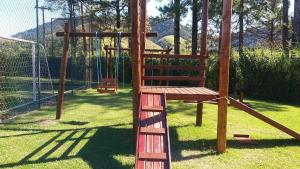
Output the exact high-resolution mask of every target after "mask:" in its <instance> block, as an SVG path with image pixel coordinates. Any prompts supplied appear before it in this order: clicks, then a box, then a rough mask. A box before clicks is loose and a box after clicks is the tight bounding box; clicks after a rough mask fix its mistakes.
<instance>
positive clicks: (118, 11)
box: [116, 0, 121, 29]
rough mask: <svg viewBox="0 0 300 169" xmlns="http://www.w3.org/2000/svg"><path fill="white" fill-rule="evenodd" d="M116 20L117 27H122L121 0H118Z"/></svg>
mask: <svg viewBox="0 0 300 169" xmlns="http://www.w3.org/2000/svg"><path fill="white" fill-rule="evenodd" d="M116 20H117V28H118V29H119V28H120V27H121V9H120V0H116Z"/></svg>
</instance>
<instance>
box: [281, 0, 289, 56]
mask: <svg viewBox="0 0 300 169" xmlns="http://www.w3.org/2000/svg"><path fill="white" fill-rule="evenodd" d="M288 42H289V0H283V1H282V47H283V51H284V53H285V55H286V56H287V57H289V46H288Z"/></svg>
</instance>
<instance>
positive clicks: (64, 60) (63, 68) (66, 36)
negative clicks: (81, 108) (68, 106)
mask: <svg viewBox="0 0 300 169" xmlns="http://www.w3.org/2000/svg"><path fill="white" fill-rule="evenodd" d="M69 32H70V23H69V22H68V23H65V32H63V34H64V47H63V56H62V59H61V63H60V80H59V86H58V98H57V107H56V119H57V120H59V119H61V115H62V111H63V105H64V91H65V80H66V74H67V64H68V50H69V40H70V37H69Z"/></svg>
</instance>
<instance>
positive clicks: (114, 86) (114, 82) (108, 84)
mask: <svg viewBox="0 0 300 169" xmlns="http://www.w3.org/2000/svg"><path fill="white" fill-rule="evenodd" d="M99 41H100V37H99V36H98V33H97V32H96V42H95V44H96V58H97V75H98V87H97V91H98V92H99V93H114V94H117V93H118V74H119V56H120V44H121V33H120V32H118V34H117V43H116V46H117V49H116V61H115V78H113V77H111V78H109V77H108V76H107V77H106V78H102V68H101V65H102V63H101V58H100V53H101V52H100V49H101V44H99ZM106 71H108V70H106Z"/></svg>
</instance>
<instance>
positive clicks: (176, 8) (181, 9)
mask: <svg viewBox="0 0 300 169" xmlns="http://www.w3.org/2000/svg"><path fill="white" fill-rule="evenodd" d="M187 5H189V1H188V0H183V1H181V0H174V2H173V1H171V3H169V4H167V5H166V6H163V7H160V8H159V11H160V12H161V13H162V15H166V16H165V17H167V18H172V19H174V53H175V54H179V53H180V17H181V16H185V15H186V13H187V11H188V10H187V8H186V6H187Z"/></svg>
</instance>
